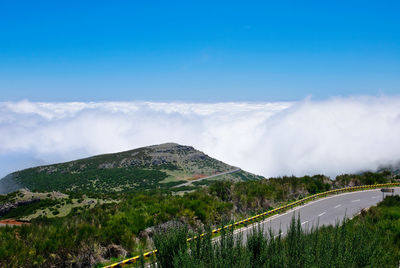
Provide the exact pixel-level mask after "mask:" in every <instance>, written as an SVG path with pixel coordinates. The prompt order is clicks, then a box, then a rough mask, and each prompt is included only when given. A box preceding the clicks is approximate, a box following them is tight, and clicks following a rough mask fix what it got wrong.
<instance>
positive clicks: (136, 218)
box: [0, 175, 400, 267]
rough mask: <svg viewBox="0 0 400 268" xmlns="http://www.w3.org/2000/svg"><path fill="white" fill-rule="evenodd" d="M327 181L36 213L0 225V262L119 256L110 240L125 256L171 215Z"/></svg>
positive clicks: (240, 212) (267, 204) (237, 210)
mask: <svg viewBox="0 0 400 268" xmlns="http://www.w3.org/2000/svg"><path fill="white" fill-rule="evenodd" d="M331 184H332V182H331V181H329V179H328V178H326V177H324V176H321V175H317V176H312V177H309V176H305V177H301V178H296V177H283V178H276V179H270V180H260V181H248V182H237V183H233V182H229V181H219V182H215V183H214V184H211V185H210V186H209V187H208V188H204V189H200V190H196V191H194V192H190V193H186V194H183V195H172V194H170V193H166V192H159V191H151V192H150V191H143V192H142V193H138V192H136V193H121V194H119V195H118V199H119V200H118V202H116V203H112V204H103V205H98V206H96V207H94V208H90V209H89V208H88V207H80V208H75V209H74V210H73V211H72V212H71V213H70V214H69V215H68V216H66V217H63V218H54V219H45V218H38V219H36V220H34V221H33V222H32V224H31V225H27V226H22V227H13V228H11V227H1V228H0V267H7V266H10V267H65V266H67V267H68V266H79V265H81V266H85V265H86V266H90V265H94V263H96V262H101V261H104V259H110V258H112V257H118V255H113V254H112V253H109V254H108V253H107V254H106V253H105V252H104V250H105V248H106V247H107V246H109V245H118V246H120V247H121V248H123V249H125V250H126V251H127V252H128V256H132V255H136V254H139V253H140V251H141V250H142V251H143V250H146V249H148V248H149V245H148V244H147V245H146V235H144V234H143V232H142V231H143V230H145V229H146V228H148V227H151V226H157V225H160V224H162V223H165V222H168V221H171V220H178V221H180V222H184V223H186V224H188V225H189V228H191V229H196V228H198V227H200V226H203V225H210V226H216V225H218V224H221V223H222V222H223V221H225V220H227V221H229V220H237V219H241V218H245V217H247V216H250V215H253V214H254V213H257V212H260V211H265V210H267V209H269V208H271V207H276V206H278V205H280V204H282V202H287V201H290V200H295V199H298V198H302V197H304V196H306V195H308V194H312V193H315V192H322V191H325V190H326V189H330V188H331V187H332V185H331ZM70 197H71V196H70ZM98 197H99V198H100V197H101V196H98ZM108 197H110V195H108ZM76 198H78V196H76ZM42 204H43V203H41V204H39V203H38V204H37V205H35V204H31V205H27V206H28V207H29V206H39V205H42ZM28 207H26V211H28V210H29V209H28ZM394 210H396V209H395V208H394ZM20 212H21V213H22V211H20ZM393 213H394V214H393V215H394V216H396V213H395V211H394V212H393ZM24 214H25V212H24ZM378 216H379V215H378ZM394 216H393V217H394ZM377 221H380V218H378V220H377ZM397 224H398V225H400V224H399V223H397ZM372 228H375V226H372ZM393 233H396V232H393ZM396 234H397V233H396ZM221 254H222V253H221Z"/></svg>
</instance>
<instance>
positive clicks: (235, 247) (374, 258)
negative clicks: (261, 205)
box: [156, 196, 400, 268]
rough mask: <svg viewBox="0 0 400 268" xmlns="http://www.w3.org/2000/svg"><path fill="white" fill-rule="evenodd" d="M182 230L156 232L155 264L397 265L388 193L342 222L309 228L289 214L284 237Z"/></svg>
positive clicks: (393, 206) (396, 233)
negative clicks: (189, 236) (190, 236)
mask: <svg viewBox="0 0 400 268" xmlns="http://www.w3.org/2000/svg"><path fill="white" fill-rule="evenodd" d="M184 231H185V229H183V228H175V229H172V230H171V231H170V232H167V233H164V234H162V233H161V234H158V236H157V237H156V240H157V241H163V243H159V244H160V245H161V246H160V248H158V255H157V260H158V264H159V265H160V267H162V268H165V267H168V268H170V267H171V268H172V267H182V268H185V267H187V268H194V267H199V268H200V267H221V268H222V267H299V268H301V267H398V264H399V260H400V245H399V240H398V239H399V237H400V197H399V196H394V197H387V198H386V199H385V201H384V202H382V203H381V204H380V205H379V206H378V207H374V208H372V209H371V210H370V212H368V213H363V214H362V215H361V216H360V217H358V218H356V219H354V220H350V221H349V220H344V222H343V224H342V225H341V226H339V225H336V226H334V227H333V226H330V227H322V228H315V229H312V230H311V231H309V232H304V231H303V230H302V228H301V224H300V219H298V220H297V221H296V220H295V218H294V217H293V219H292V222H291V224H290V228H289V230H288V234H287V236H286V237H281V236H277V237H275V236H274V234H273V233H272V232H267V233H268V234H266V232H264V230H262V229H260V228H257V229H256V228H254V229H253V231H252V233H251V234H250V235H249V236H248V237H247V241H246V243H243V242H242V238H241V237H240V236H235V235H233V231H232V230H230V231H228V232H223V233H222V235H221V238H220V240H219V241H218V242H216V243H212V240H211V236H210V235H207V236H206V237H205V238H204V239H201V240H196V241H194V242H192V243H190V244H187V243H186V239H185V235H183V234H182V233H184ZM166 260H169V261H166Z"/></svg>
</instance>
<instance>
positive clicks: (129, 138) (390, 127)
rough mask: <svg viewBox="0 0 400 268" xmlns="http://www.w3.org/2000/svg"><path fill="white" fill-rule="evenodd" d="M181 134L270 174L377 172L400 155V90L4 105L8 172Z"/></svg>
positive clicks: (1, 150)
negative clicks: (312, 96) (394, 94)
mask: <svg viewBox="0 0 400 268" xmlns="http://www.w3.org/2000/svg"><path fill="white" fill-rule="evenodd" d="M164 142H177V143H180V144H186V145H192V146H194V147H195V148H197V149H199V150H202V151H204V152H205V153H207V154H209V155H210V156H212V157H215V158H217V159H220V160H222V161H224V162H226V163H229V164H231V165H235V166H239V167H241V168H243V169H245V170H248V171H250V172H254V173H256V174H260V175H263V176H266V177H271V176H282V175H292V174H293V175H304V174H310V175H311V174H317V173H323V174H327V175H330V176H335V175H338V174H342V173H350V172H358V171H362V170H375V169H377V168H378V167H380V166H382V165H390V164H396V163H398V162H399V160H400V98H388V97H354V98H335V99H330V100H326V101H312V100H305V101H300V102H291V103H287V102H280V103H277V102H276V103H214V104H194V103H151V102H101V103H99V102H96V103H83V102H82V103H80V102H79V103H78V102H76V103H75V102H74V103H36V102H29V101H21V102H3V103H0V177H2V176H5V175H6V174H7V173H9V172H11V171H14V170H17V169H21V168H26V167H30V166H34V165H39V164H44V163H56V162H61V161H68V160H72V159H77V158H81V157H86V156H91V155H95V154H101V153H111V152H118V151H124V150H129V149H133V148H137V147H141V146H146V145H152V144H159V143H164Z"/></svg>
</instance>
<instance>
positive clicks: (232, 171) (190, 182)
mask: <svg viewBox="0 0 400 268" xmlns="http://www.w3.org/2000/svg"><path fill="white" fill-rule="evenodd" d="M238 171H241V169H240V168H238V169H234V170H230V171H225V172H221V173H218V174H215V175H211V176H208V177H204V178H201V179H197V180H194V181H189V182H185V183H182V184H179V185H176V186H174V187H182V186H188V185H190V184H192V183H193V182H198V181H202V180H207V179H211V178H215V177H218V176H221V175H226V174H232V173H235V172H238ZM174 187H173V188H174Z"/></svg>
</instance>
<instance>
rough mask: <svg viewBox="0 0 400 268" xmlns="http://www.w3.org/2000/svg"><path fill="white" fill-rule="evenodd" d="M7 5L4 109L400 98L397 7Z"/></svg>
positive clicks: (1, 36)
mask: <svg viewBox="0 0 400 268" xmlns="http://www.w3.org/2000/svg"><path fill="white" fill-rule="evenodd" d="M216 2H217V1H199V2H197V3H194V1H181V2H180V1H159V2H158V1H2V2H1V3H0V101H17V100H21V99H29V100H32V101H103V100H112V101H119V100H130V101H134V100H149V101H190V102H216V101H263V102H264V101H287V100H289V101H291V100H299V99H304V98H306V97H309V96H312V98H313V99H326V98H329V97H331V96H352V95H389V96H391V95H399V93H400V75H399V74H400V30H399V29H400V16H399V15H398V14H399V10H400V4H398V3H399V2H398V1H331V2H330V3H327V1H308V2H305V1H293V2H291V1H273V2H272V1H240V2H239V1H218V3H216Z"/></svg>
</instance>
